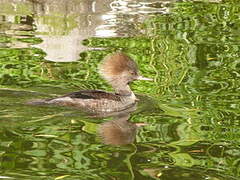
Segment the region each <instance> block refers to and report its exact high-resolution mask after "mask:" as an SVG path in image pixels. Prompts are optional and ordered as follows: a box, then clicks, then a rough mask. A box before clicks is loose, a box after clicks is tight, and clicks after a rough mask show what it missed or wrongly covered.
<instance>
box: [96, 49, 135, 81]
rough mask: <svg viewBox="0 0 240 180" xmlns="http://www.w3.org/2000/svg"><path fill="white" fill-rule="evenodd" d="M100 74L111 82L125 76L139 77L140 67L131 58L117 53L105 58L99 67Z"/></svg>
mask: <svg viewBox="0 0 240 180" xmlns="http://www.w3.org/2000/svg"><path fill="white" fill-rule="evenodd" d="M99 73H100V74H101V75H102V77H103V78H104V79H106V80H107V81H109V82H111V81H113V80H117V78H121V77H122V78H123V77H124V76H134V77H135V76H138V67H137V64H136V63H135V62H134V61H133V60H132V59H131V58H130V57H128V56H127V55H125V54H123V53H120V52H117V53H114V54H111V55H108V56H106V57H105V58H104V60H103V62H102V63H101V64H100V66H99Z"/></svg>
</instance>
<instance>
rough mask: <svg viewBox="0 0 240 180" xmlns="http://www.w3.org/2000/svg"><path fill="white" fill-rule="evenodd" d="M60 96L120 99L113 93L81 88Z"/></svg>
mask: <svg viewBox="0 0 240 180" xmlns="http://www.w3.org/2000/svg"><path fill="white" fill-rule="evenodd" d="M62 97H71V98H80V99H109V100H115V101H121V98H120V97H119V96H118V95H116V94H113V93H108V92H104V91H100V90H82V91H78V92H73V93H70V94H67V95H65V96H62Z"/></svg>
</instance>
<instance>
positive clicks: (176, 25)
mask: <svg viewBox="0 0 240 180" xmlns="http://www.w3.org/2000/svg"><path fill="white" fill-rule="evenodd" d="M53 2H55V4H54V3H49V4H48V3H47V1H37V2H34V1H24V2H20V1H19V2H17V3H16V2H11V1H0V7H1V9H0V124H1V125H0V178H4V177H5V178H15V179H24V180H28V179H29V180H33V179H34V180H35V179H36V180H38V179H44V180H45V179H55V180H58V179H64V180H75V179H83V180H85V179H94V180H95V179H103V180H106V179H119V180H122V179H136V180H142V179H143V180H145V179H146V180H148V179H161V180H192V179H193V180H203V179H204V180H205V179H211V180H232V179H239V178H240V103H239V99H240V94H239V90H240V4H239V2H238V1H230V0H228V1H227V0H223V1H220V0H219V1H217V0H215V1H213V0H212V1H198V2H190V1H188V2H187V1H186V2H169V3H167V4H166V3H161V1H159V2H154V3H152V4H151V3H150V4H149V5H148V6H149V7H152V8H153V7H154V8H157V9H158V8H160V9H161V8H162V7H165V8H167V9H168V10H169V11H168V12H167V13H152V14H151V15H149V16H146V17H145V15H141V16H140V15H138V13H137V14H136V15H135V16H134V18H135V19H134V21H136V22H135V23H133V25H131V26H130V25H129V27H128V26H127V25H125V26H124V27H126V28H128V31H126V32H128V33H129V34H128V35H130V37H126V36H124V33H120V35H118V36H117V37H116V36H115V37H110V36H108V37H100V36H95V37H93V36H92V35H89V36H86V38H82V39H81V41H80V42H79V44H78V45H76V47H79V46H81V47H83V48H85V49H82V50H81V51H79V54H78V55H77V59H75V60H76V61H74V62H70V61H69V60H74V58H72V59H71V57H72V56H69V55H72V53H71V52H70V50H71V48H69V49H66V53H65V54H64V53H63V54H61V53H62V51H63V49H60V50H59V54H61V57H62V56H64V55H66V58H65V56H64V58H62V59H65V60H66V61H67V60H68V62H53V61H54V60H56V59H54V58H53V57H55V58H59V59H60V58H61V57H57V55H58V46H60V45H59V44H61V43H62V44H66V45H68V44H67V43H68V42H70V41H71V40H74V39H77V37H75V36H76V35H72V36H71V37H70V39H68V40H66V39H65V40H62V41H60V43H59V42H57V43H56V44H55V46H54V47H55V50H56V52H54V53H52V52H51V51H50V50H49V49H48V48H45V49H44V48H40V47H41V44H43V43H44V42H46V41H47V39H46V37H47V38H50V40H48V41H50V42H52V43H54V39H51V38H52V37H61V36H67V35H69V34H71V33H72V32H74V31H75V30H76V29H77V30H79V31H80V30H81V27H86V26H85V24H86V22H85V20H86V18H89V19H91V18H92V19H94V18H93V17H98V16H99V14H98V13H99V12H97V13H96V14H95V15H94V16H90V15H89V17H88V16H87V12H85V11H84V10H85V9H84V7H82V6H83V5H84V3H86V1H81V0H75V1H70V3H67V6H66V4H63V5H61V4H58V3H56V2H57V1H53ZM164 2H166V1H164ZM61 3H64V1H61ZM82 4H83V5H82ZM106 6H107V5H106ZM87 7H88V6H87ZM78 8H79V9H81V8H82V11H84V12H83V13H79V12H81V11H80V10H78ZM102 8H104V7H102ZM86 11H87V10H86ZM96 11H101V10H98V9H97V10H96ZM103 12H104V11H103ZM139 14H140V13H139ZM122 16H123V15H122ZM122 16H119V17H118V18H120V20H121V18H122V21H123V20H124V19H127V18H126V17H125V16H123V17H122ZM129 17H131V16H130V15H129ZM140 17H141V18H142V17H145V18H142V20H141V22H139V21H138V20H139V19H141V18H140ZM129 20H131V19H130V18H129ZM95 21H96V24H97V23H98V21H97V20H96V19H95V20H92V23H94V22H95ZM39 24H40V25H42V26H40V25H39ZM90 25H91V24H90ZM90 25H89V26H90ZM119 26H120V25H119ZM46 27H47V28H46ZM94 28H95V27H94ZM94 28H93V29H94ZM115 28H117V27H115ZM87 32H89V31H87V30H86V32H84V33H85V34H86V33H87ZM124 32H125V31H124ZM126 32H125V33H126ZM136 32H137V33H136ZM57 45H58V46H57ZM42 47H43V46H42ZM67 47H68V46H66V48H67ZM73 48H75V47H72V49H73ZM116 50H121V51H123V52H125V53H126V54H128V55H129V56H131V57H132V58H133V59H135V61H136V62H137V63H138V65H139V68H140V71H141V73H142V74H143V75H144V76H146V77H150V78H153V79H154V81H153V82H134V83H133V84H132V85H131V87H132V89H133V90H134V92H135V93H136V94H137V96H138V97H139V99H140V102H139V104H138V107H137V109H136V110H135V111H134V112H131V113H130V114H126V115H124V117H123V118H125V120H126V119H128V122H127V121H124V123H123V124H121V123H120V122H121V121H120V120H119V119H121V118H119V117H104V118H103V117H102V118H101V117H89V116H88V115H86V114H84V113H82V112H81V111H79V110H77V109H71V108H64V107H37V106H36V107H35V106H34V107H33V106H29V105H26V104H25V103H26V102H27V101H29V100H31V99H40V98H49V97H54V96H56V95H62V94H65V93H69V92H73V91H76V90H79V89H104V90H109V91H110V90H111V88H110V86H109V85H107V84H106V82H104V80H102V79H101V78H100V76H99V75H98V74H97V65H98V63H99V62H101V60H102V59H103V57H104V56H106V55H107V54H108V53H111V52H114V51H116ZM68 52H69V53H68ZM50 55H51V56H50ZM59 56H60V55H59ZM51 58H52V59H51ZM112 120H113V122H116V123H120V124H121V126H122V127H124V128H126V129H127V134H125V136H124V135H123V143H122V144H121V143H118V142H117V141H119V142H120V141H121V140H116V139H114V137H113V139H112V140H111V137H110V139H109V137H103V136H104V133H103V132H102V131H103V130H104V129H103V128H104V127H107V128H111V122H112ZM107 123H108V124H107ZM136 126H138V128H137V127H136ZM102 129H103V130H102ZM101 132H102V133H101ZM120 133H121V132H120ZM115 138H117V137H115ZM111 142H115V145H111ZM112 144H114V143H112ZM116 144H119V145H116ZM120 144H121V145H120Z"/></svg>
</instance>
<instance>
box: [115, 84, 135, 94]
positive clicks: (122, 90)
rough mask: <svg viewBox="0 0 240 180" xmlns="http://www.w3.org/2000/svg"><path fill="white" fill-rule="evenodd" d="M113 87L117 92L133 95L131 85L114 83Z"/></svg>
mask: <svg viewBox="0 0 240 180" xmlns="http://www.w3.org/2000/svg"><path fill="white" fill-rule="evenodd" d="M112 87H113V88H114V90H115V93H116V94H119V95H122V96H131V95H132V93H133V92H132V90H131V89H130V87H129V85H119V84H118V85H112Z"/></svg>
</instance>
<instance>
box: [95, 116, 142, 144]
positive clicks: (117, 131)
mask: <svg viewBox="0 0 240 180" xmlns="http://www.w3.org/2000/svg"><path fill="white" fill-rule="evenodd" d="M129 119H130V114H129V113H124V114H119V115H118V116H116V117H115V118H114V119H113V120H111V121H107V122H104V123H102V124H100V127H99V135H100V137H101V139H102V142H103V143H104V144H108V145H113V146H123V145H127V144H131V143H133V142H134V140H135V138H136V135H137V129H138V127H141V126H144V125H146V124H144V123H138V124H137V123H133V122H130V121H129Z"/></svg>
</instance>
